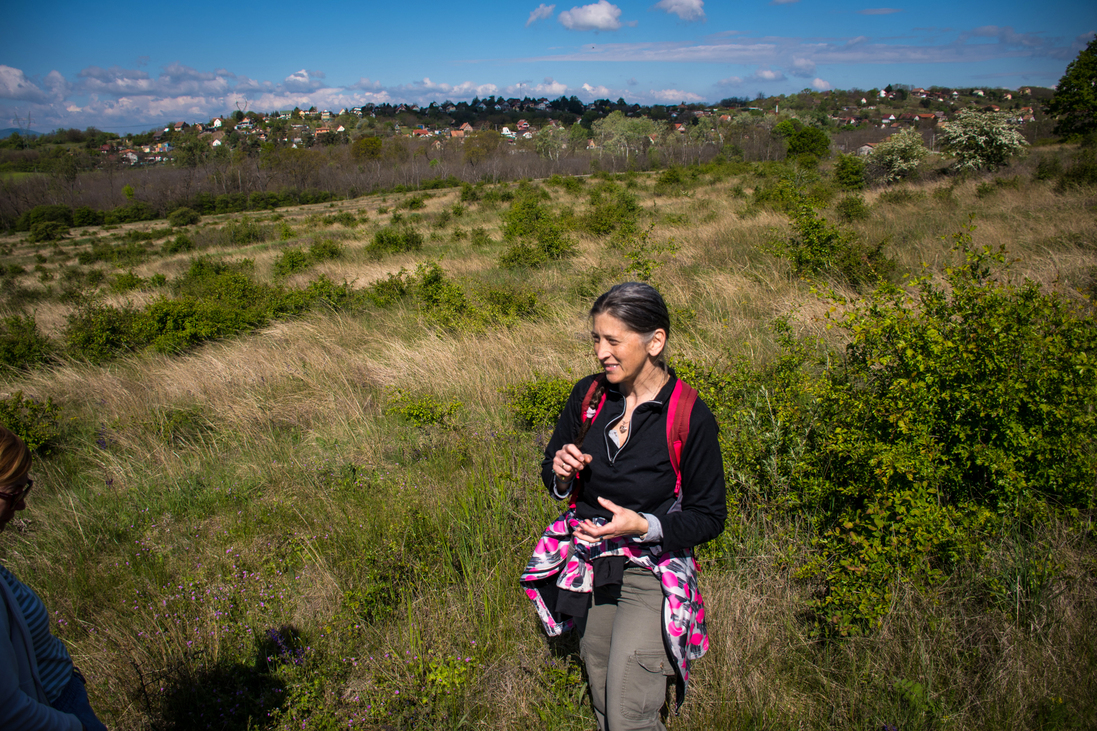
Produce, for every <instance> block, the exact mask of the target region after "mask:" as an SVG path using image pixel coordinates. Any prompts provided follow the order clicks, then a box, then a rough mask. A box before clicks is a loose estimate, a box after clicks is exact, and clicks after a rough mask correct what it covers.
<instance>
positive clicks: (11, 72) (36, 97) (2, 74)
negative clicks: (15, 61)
mask: <svg viewBox="0 0 1097 731" xmlns="http://www.w3.org/2000/svg"><path fill="white" fill-rule="evenodd" d="M0 99H15V100H17V101H25V102H35V103H37V104H47V103H48V102H49V101H50V97H49V95H48V94H47V93H46V92H45V91H43V90H42V89H41V88H39V87H38V85H37V84H35V83H34V82H33V81H31V80H30V79H28V78H27V76H26V74H24V73H23V70H22V69H17V68H13V67H11V66H3V65H0Z"/></svg>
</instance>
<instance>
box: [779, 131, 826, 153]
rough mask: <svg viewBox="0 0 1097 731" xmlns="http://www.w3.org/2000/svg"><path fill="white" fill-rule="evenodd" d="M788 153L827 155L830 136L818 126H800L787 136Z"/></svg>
mask: <svg viewBox="0 0 1097 731" xmlns="http://www.w3.org/2000/svg"><path fill="white" fill-rule="evenodd" d="M788 154H790V155H815V156H816V157H827V156H828V155H829V154H830V137H828V136H827V133H826V132H824V131H823V130H821V129H819V128H818V127H808V126H804V127H801V128H800V129H799V130H797V131H796V132H794V133H793V134H791V135H789V137H788Z"/></svg>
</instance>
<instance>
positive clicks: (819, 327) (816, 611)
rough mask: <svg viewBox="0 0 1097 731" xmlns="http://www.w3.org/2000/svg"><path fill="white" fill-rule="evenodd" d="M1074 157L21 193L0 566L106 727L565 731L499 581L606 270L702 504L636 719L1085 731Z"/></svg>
mask: <svg viewBox="0 0 1097 731" xmlns="http://www.w3.org/2000/svg"><path fill="white" fill-rule="evenodd" d="M792 133H793V134H795V133H796V131H795V130H794V131H793V132H792ZM810 142H812V140H810V139H805V145H808V143H810ZM808 146H809V147H810V145H808ZM806 154H807V153H805V155H806ZM922 157H925V156H922ZM1093 160H1094V158H1093V154H1092V150H1091V149H1088V148H1078V147H1075V146H1065V145H1047V146H1042V147H1039V148H1036V149H1033V150H1032V151H1031V152H1030V153H1029V154H1028V155H1027V156H1024V157H1017V158H1012V159H1010V160H1009V161H1008V162H1005V163H1003V164H1001V165H999V166H997V169H996V170H995V171H994V172H992V173H991V172H985V171H984V172H970V171H969V172H956V170H955V166H954V165H953V164H952V163H953V161H952V160H950V159H948V158H942V157H938V156H935V155H931V156H928V157H925V159H920V160H915V161H914V164H913V165H912V166H910V167H905V166H904V167H903V168H902V175H901V176H894V178H893V176H890V175H887V176H882V177H880V178H877V179H875V180H874V179H872V177H871V170H869V172H868V174H869V178H868V179H867V180H866V178H865V175H866V168H865V166H864V165H863V164H860V161H859V160H856V159H854V158H846V157H839V158H837V159H831V160H827V161H823V162H819V161H817V160H816V159H814V158H813V157H812V159H807V158H803V157H798V158H796V159H793V158H789V159H787V160H784V161H770V162H752V163H745V162H741V161H735V160H729V159H727V158H726V157H720V158H718V159H716V160H713V161H711V162H705V163H702V164H693V165H681V166H671V167H669V168H665V169H661V170H654V171H652V172H636V171H632V172H621V173H611V172H600V173H596V174H594V175H591V176H581V177H580V176H567V175H552V176H550V177H544V178H541V179H536V180H533V179H523V180H519V181H515V182H492V181H493V180H494V178H493V176H491V175H490V174H488V175H486V177H487V178H488V180H487V182H480V183H475V184H474V183H465V184H463V185H462V184H457V183H455V184H453V185H451V186H448V187H439V188H435V189H431V190H401V191H399V192H391V190H390V192H386V193H377V194H372V195H368V196H363V197H357V198H353V197H342V198H339V199H333V200H327V199H325V200H323V201H321V202H312V203H307V204H302V203H300V201H298V202H296V203H294V202H292V201H290V202H289V203H288V204H284V205H281V207H279V208H277V210H245V209H244V208H240V209H237V210H234V211H221V212H218V211H217V210H216V206H215V207H214V210H213V211H209V210H208V209H201V210H199V209H198V208H190V209H189V211H188V210H182V211H181V210H180V209H179V208H173V209H172V210H170V211H164V215H167V214H170V218H157V219H155V220H140V218H141V217H140V216H133V217H131V219H127V220H121V218H119V219H118V220H112V221H110V222H108V221H106V220H95V219H94V217H93V218H91V219H88V218H87V216H89V215H92V214H89V213H87V212H85V213H84V214H82V215H84V216H85V218H83V219H81V221H77V220H75V218H76V215H77V213H78V212H79V208H77V209H75V210H74V209H72V208H69V207H67V206H60V207H58V208H53V209H51V208H49V207H47V206H43V207H41V208H34V209H32V210H29V211H27V212H26V213H25V214H21V215H25V216H26V217H27V219H26V221H25V222H24V223H25V226H20V227H19V228H20V229H21V230H19V231H16V232H12V233H9V234H7V235H5V236H3V237H0V250H2V259H0V261H2V265H0V268H2V271H0V361H2V362H3V364H4V369H3V374H2V378H3V381H4V382H3V385H2V387H0V390H2V396H3V399H2V400H0V420H3V422H4V423H6V424H8V425H9V426H12V427H13V428H15V429H16V430H18V431H20V432H21V433H23V434H25V435H26V436H27V438H28V442H30V443H32V444H33V445H34V446H35V449H36V455H37V456H36V466H35V477H36V482H37V483H38V485H39V488H38V489H36V491H35V493H34V494H33V496H32V497H31V501H30V502H31V505H30V509H29V510H28V511H27V512H26V513H23V514H20V515H19V516H18V517H17V518H16V519H15V520H14V521H13V522H12V523H11V524H10V525H9V527H8V530H7V532H6V533H5V535H4V536H3V540H2V541H0V556H2V559H3V561H4V563H5V565H6V566H8V567H9V568H11V569H12V571H13V572H14V573H16V574H17V575H19V576H20V577H21V578H22V579H24V580H25V581H26V582H27V583H29V584H30V585H32V586H33V587H35V588H36V589H37V590H38V591H39V593H40V594H41V595H42V597H43V599H44V600H45V602H46V604H47V606H48V607H49V608H50V609H51V612H52V615H51V616H52V618H53V620H54V631H55V633H56V634H58V635H59V636H60V637H62V638H63V639H64V640H65V642H66V643H67V644H68V646H69V648H70V650H71V651H72V654H73V657H74V659H75V662H76V664H77V665H78V666H79V667H80V668H81V669H82V670H83V671H84V673H85V675H86V676H87V677H88V679H89V685H88V689H89V693H90V696H91V698H92V702H93V704H94V706H95V707H96V708H97V709H98V710H100V712H101V715H102V716H103V717H104V719H105V720H106V721H107V723H108V726H110V727H112V728H116V729H122V730H126V731H128V730H131V729H132V730H137V729H155V730H157V731H160V730H164V731H167V730H169V729H196V728H215V729H229V730H237V729H238V730H240V731H244V730H245V729H287V730H288V729H291V728H293V729H312V730H316V731H330V730H334V729H344V728H363V729H412V728H415V729H429V728H437V729H455V728H481V729H527V728H528V729H544V728H553V729H576V730H577V731H578V730H584V729H589V728H592V727H593V725H594V720H593V715H592V713H591V710H590V705H589V701H588V700H587V698H586V696H585V686H584V679H583V671H582V667H581V663H580V662H579V660H578V656H577V649H578V648H577V642H576V640H575V638H574V637H565V638H563V639H562V640H560V641H549V640H547V639H546V638H545V636H544V635H543V633H542V632H541V631H540V629H539V625H538V622H537V619H536V617H535V614H534V612H533V610H532V608H531V607H530V606H528V602H527V600H526V599H525V597H524V596H523V595H522V593H521V592H520V591H519V590H518V587H517V583H516V581H517V577H518V575H519V573H520V571H521V570H522V568H523V566H524V564H525V561H526V559H527V557H528V554H529V553H530V551H531V550H532V547H533V544H534V541H535V538H536V537H537V536H538V535H539V533H540V531H541V530H542V528H543V526H544V525H545V524H546V523H547V522H548V521H549V520H550V519H551V518H552V517H553V516H554V515H555V514H556V513H557V512H558V511H559V509H560V506H558V505H556V504H554V503H553V501H552V500H551V499H550V498H549V496H548V495H547V493H546V491H545V490H544V489H543V487H542V486H541V485H540V483H539V479H538V472H539V461H540V450H541V449H542V446H543V444H544V442H545V441H546V438H547V433H548V430H550V429H551V425H552V423H553V422H554V420H555V418H556V413H557V412H558V409H559V406H560V405H561V404H562V402H563V399H564V398H566V395H567V393H568V388H569V384H570V383H571V382H573V381H574V380H576V379H578V378H579V377H581V376H583V375H585V374H587V373H590V372H592V371H593V370H595V367H596V365H597V364H596V363H595V361H594V360H593V358H592V355H591V352H590V347H589V341H588V335H587V328H588V324H587V322H586V320H585V318H584V316H583V313H584V312H585V310H586V308H588V307H589V305H590V303H591V301H592V299H593V297H595V296H596V295H597V294H599V293H600V292H602V291H604V290H605V289H606V288H608V287H609V286H610V285H612V284H613V283H616V282H619V281H624V280H629V279H644V280H648V281H650V282H652V283H653V284H655V285H656V286H657V287H658V288H659V289H660V290H661V291H662V292H663V294H664V296H665V297H666V299H667V302H668V305H669V306H670V308H671V311H672V317H673V332H672V335H671V341H670V342H671V346H670V347H671V352H672V363H673V365H674V367H675V368H676V369H677V370H678V373H679V374H680V375H682V376H684V377H686V378H687V379H688V380H689V381H690V382H691V383H693V384H694V385H695V386H697V387H698V388H699V390H700V391H701V394H702V397H703V398H705V399H706V401H707V402H708V403H709V404H710V405H711V406H712V408H713V410H714V412H715V413H716V414H717V416H718V418H719V420H720V423H721V444H722V448H723V457H724V462H725V467H726V472H727V477H728V488H729V508H730V510H729V512H730V515H731V517H730V519H729V522H728V525H727V529H726V531H725V533H724V534H723V535H722V536H721V537H720V538H719V539H718V540H716V541H714V542H712V543H711V544H709V545H707V546H705V547H704V548H702V549H701V550H700V551H699V558H700V561H701V565H702V571H703V575H702V590H703V592H704V594H705V599H706V603H707V607H708V615H707V616H708V623H709V630H710V633H711V636H712V649H711V652H710V653H709V655H708V656H706V657H705V658H704V659H702V660H701V661H699V662H698V663H697V664H696V665H695V667H694V671H693V673H692V677H691V687H692V690H691V695H690V697H689V698H688V700H687V702H686V705H685V706H684V707H683V710H682V713H681V715H680V716H674V715H671V716H670V718H668V719H667V724H668V727H669V728H671V729H679V730H685V729H690V730H694V729H721V730H723V729H785V728H792V727H796V728H808V729H858V730H865V729H873V730H875V729H903V730H904V731H907V730H908V729H911V730H917V729H927V730H928V729H965V730H971V729H986V730H988V731H990V730H992V729H993V730H998V729H1048V730H1051V729H1082V728H1093V727H1095V726H1097V704H1095V703H1094V701H1093V699H1094V698H1097V542H1095V541H1097V536H1095V535H1094V526H1093V518H1094V508H1095V507H1097V483H1095V479H1094V475H1095V474H1097V438H1095V436H1094V435H1095V434H1097V423H1095V422H1097V411H1095V407H1097V328H1095V323H1094V311H1093V305H1092V299H1093V297H1095V296H1097V217H1095V213H1097V208H1095V200H1097V174H1095V170H1097V165H1095V164H1094V161H1093ZM884 178H887V179H894V180H896V181H897V182H894V183H892V184H890V185H885V183H884V182H883V179H884ZM458 183H459V181H458ZM137 203H139V201H137V202H131V203H128V204H125V205H127V206H128V205H137ZM89 210H90V209H89ZM35 211H37V213H36V212H35ZM92 213H96V212H95V211H93V212H92ZM82 224H83V225H82Z"/></svg>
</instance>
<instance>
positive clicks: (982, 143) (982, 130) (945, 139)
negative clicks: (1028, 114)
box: [937, 109, 1028, 171]
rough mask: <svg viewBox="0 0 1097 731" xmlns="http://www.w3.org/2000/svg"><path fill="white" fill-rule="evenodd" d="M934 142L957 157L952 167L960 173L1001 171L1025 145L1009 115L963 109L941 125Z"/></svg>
mask: <svg viewBox="0 0 1097 731" xmlns="http://www.w3.org/2000/svg"><path fill="white" fill-rule="evenodd" d="M937 139H939V140H940V142H941V147H942V148H943V149H944V150H946V151H947V152H949V153H951V154H953V155H955V156H956V162H955V163H953V168H955V169H956V170H960V171H969V170H970V171H975V170H983V169H989V170H994V169H996V168H1000V167H1002V166H1003V165H1005V164H1006V163H1008V162H1009V158H1011V157H1013V156H1014V155H1016V154H1018V153H1019V152H1021V150H1023V149H1024V147H1025V145H1026V144H1028V143H1027V142H1025V138H1024V137H1022V136H1021V133H1020V132H1018V131H1017V127H1016V126H1015V125H1014V124H1013V123H1012V122H1011V121H1010V120H1009V115H1008V114H1006V113H1004V112H980V111H977V110H975V109H964V110H962V111H961V112H960V113H959V114H958V115H956V119H954V120H952V121H951V122H947V123H945V124H942V125H941V128H940V132H939V133H938V135H937Z"/></svg>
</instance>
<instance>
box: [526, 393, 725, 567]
mask: <svg viewBox="0 0 1097 731" xmlns="http://www.w3.org/2000/svg"><path fill="white" fill-rule="evenodd" d="M593 379H594V376H587V377H586V378H584V379H582V380H581V381H579V383H577V384H575V388H574V389H572V392H571V396H570V397H569V398H568V402H567V405H566V406H565V407H564V411H563V413H562V414H561V415H560V420H559V421H558V422H557V423H556V429H555V430H554V431H553V433H552V438H551V439H549V443H548V445H547V446H546V447H545V458H544V460H543V461H542V462H541V479H542V480H543V481H544V483H545V486H546V487H548V489H549V492H552V493H553V494H555V492H554V490H553V488H554V486H555V480H556V475H555V473H554V472H553V471H552V459H553V457H554V456H556V452H557V451H559V450H560V449H561V448H562V447H563V446H564V445H565V444H570V443H573V442H574V441H575V434H576V433H577V432H578V429H579V424H580V420H579V411H580V409H582V405H583V398H584V397H585V396H586V394H587V392H588V391H589V390H590V384H591V382H592V381H593ZM677 380H678V379H677V378H676V377H675V376H674V375H673V373H672V374H671V377H670V379H669V380H668V381H667V383H666V385H664V386H663V388H662V389H660V391H659V393H658V395H656V397H655V398H654V399H653V400H651V401H647V402H644V403H642V404H639V405H637V407H636V409H635V410H634V411H633V414H632V424H631V425H630V427H629V431H630V434H629V437H628V440H627V441H626V442H625V444H624V446H623V447H621V448H620V449H618V448H617V446H616V444H615V443H614V441H613V440H612V439H611V438H610V436H609V432H610V429H611V428H612V427H613V426H614V425H615V424H616V423H617V422H618V421H620V419H621V417H622V416H624V413H625V397H624V395H623V394H622V393H621V392H620V391H618V390H617V387H616V386H614V385H613V384H607V387H606V403H605V404H604V405H603V406H602V410H601V411H600V412H599V413H598V416H597V417H596V418H595V420H594V423H593V424H592V425H591V427H590V431H589V432H588V433H587V436H586V438H585V439H584V441H583V452H584V453H585V454H589V455H591V456H592V457H593V460H592V461H591V463H590V464H589V465H588V466H587V467H585V468H584V469H583V471H582V472H581V473H580V474H579V477H578V479H579V480H580V482H581V484H582V487H581V489H580V493H579V499H578V501H577V502H576V506H575V507H576V513H577V515H578V517H579V518H580V519H588V518H595V517H598V516H601V517H604V518H606V519H609V518H610V517H611V516H610V513H609V511H607V510H605V509H604V508H603V507H602V506H601V505H599V504H598V498H599V497H604V498H606V499H608V500H612V501H613V502H614V503H616V504H617V505H620V506H621V507H625V508H629V509H630V510H635V511H636V512H638V513H650V514H652V515H655V516H656V517H658V518H659V521H660V523H661V524H662V529H663V538H662V540H661V541H660V543H661V545H662V547H663V550H664V551H674V550H680V549H684V548H692V547H694V546H697V545H700V544H702V543H704V542H706V541H710V540H712V539H713V538H715V537H716V536H718V535H720V533H721V532H722V531H723V529H724V521H725V520H726V519H727V502H726V493H725V487H724V465H723V461H722V459H721V456H720V445H719V443H718V440H717V437H718V428H717V425H716V418H715V417H714V416H713V415H712V411H710V410H709V408H708V406H706V405H705V404H704V402H702V401H701V400H700V399H697V401H696V402H695V403H694V406H693V411H692V413H691V414H690V420H689V435H688V436H687V437H686V443H685V445H684V446H683V448H682V456H681V470H682V504H681V510H680V511H674V512H669V511H670V509H671V507H672V506H673V505H674V502H675V497H674V483H675V475H674V468H673V467H672V466H671V463H670V450H669V449H668V447H667V407H668V405H669V402H670V395H671V392H672V391H673V390H674V385H675V383H676V382H677ZM592 406H594V407H597V404H592Z"/></svg>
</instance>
